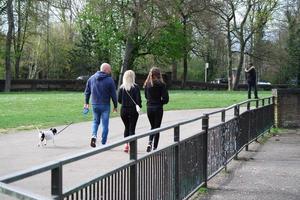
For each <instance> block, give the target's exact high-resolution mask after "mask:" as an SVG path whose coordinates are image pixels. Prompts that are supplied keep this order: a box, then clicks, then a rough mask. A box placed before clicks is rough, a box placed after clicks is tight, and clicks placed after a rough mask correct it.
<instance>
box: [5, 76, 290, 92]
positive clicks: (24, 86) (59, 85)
mask: <svg viewBox="0 0 300 200" xmlns="http://www.w3.org/2000/svg"><path fill="white" fill-rule="evenodd" d="M146 77H147V76H146V75H137V80H136V82H137V84H138V85H139V86H140V87H142V86H143V83H144V81H145V79H146ZM164 80H165V81H166V83H167V86H168V88H170V89H200V90H227V85H226V84H215V83H204V82H197V81H187V82H186V84H185V86H184V88H182V83H181V81H171V80H170V79H169V77H168V76H167V75H165V76H164ZM85 84H86V81H82V80H12V82H11V91H52V90H57V91H84V89H85ZM116 84H117V82H116ZM4 87H5V80H0V91H4ZM288 87H289V85H259V86H258V89H261V90H271V89H273V88H288ZM238 89H239V90H246V89H247V85H246V84H240V85H239V87H238Z"/></svg>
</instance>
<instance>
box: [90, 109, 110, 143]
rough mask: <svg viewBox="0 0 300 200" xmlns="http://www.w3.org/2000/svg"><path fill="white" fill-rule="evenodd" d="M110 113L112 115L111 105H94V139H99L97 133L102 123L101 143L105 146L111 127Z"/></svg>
mask: <svg viewBox="0 0 300 200" xmlns="http://www.w3.org/2000/svg"><path fill="white" fill-rule="evenodd" d="M109 113H110V105H102V104H93V116H94V120H93V125H92V131H93V133H92V137H93V138H97V132H98V128H99V125H100V122H101V121H102V123H101V124H102V140H101V143H102V144H105V143H106V141H107V135H108V125H109Z"/></svg>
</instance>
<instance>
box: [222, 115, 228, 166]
mask: <svg viewBox="0 0 300 200" xmlns="http://www.w3.org/2000/svg"><path fill="white" fill-rule="evenodd" d="M225 118H226V111H225V110H222V113H221V121H222V123H225V120H226V119H225ZM223 127H224V125H223ZM225 131H226V130H224V129H223V133H222V137H223V151H224V154H225V155H224V157H225V163H223V165H224V167H225V171H227V164H226V163H227V152H226V147H225Z"/></svg>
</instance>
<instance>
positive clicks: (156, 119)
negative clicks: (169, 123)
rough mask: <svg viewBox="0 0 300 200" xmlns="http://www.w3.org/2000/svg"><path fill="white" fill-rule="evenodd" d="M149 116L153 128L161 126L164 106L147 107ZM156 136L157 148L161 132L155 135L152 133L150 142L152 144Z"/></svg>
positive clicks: (155, 146)
mask: <svg viewBox="0 0 300 200" xmlns="http://www.w3.org/2000/svg"><path fill="white" fill-rule="evenodd" d="M147 116H148V119H149V122H150V124H151V130H152V129H155V128H159V127H160V125H161V121H162V117H163V108H162V107H148V108H147ZM153 138H154V145H153V148H154V149H156V148H157V146H158V141H159V133H156V134H154V135H150V137H149V143H151V144H152V141H153Z"/></svg>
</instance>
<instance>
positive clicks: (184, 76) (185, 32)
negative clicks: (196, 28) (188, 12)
mask: <svg viewBox="0 0 300 200" xmlns="http://www.w3.org/2000/svg"><path fill="white" fill-rule="evenodd" d="M186 26H187V24H186V16H183V36H184V39H185V41H187V27H186ZM183 54H184V55H183V77H182V84H181V87H182V88H183V87H184V86H185V83H186V79H187V68H188V64H187V60H188V50H187V44H186V43H185V44H184V47H183Z"/></svg>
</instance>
